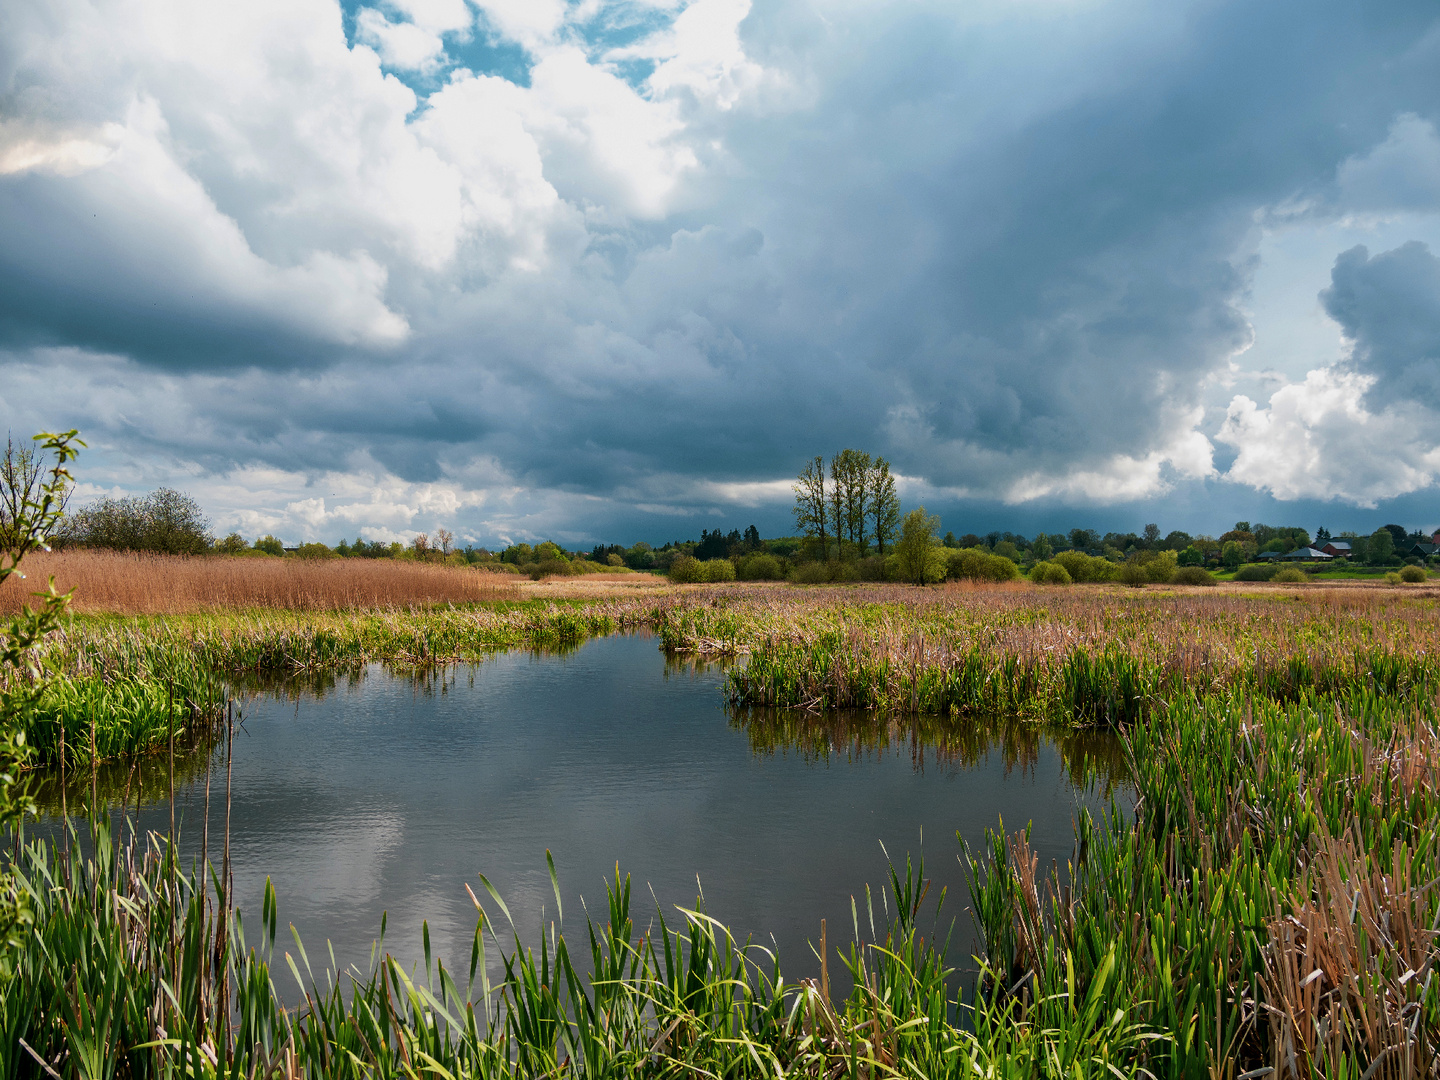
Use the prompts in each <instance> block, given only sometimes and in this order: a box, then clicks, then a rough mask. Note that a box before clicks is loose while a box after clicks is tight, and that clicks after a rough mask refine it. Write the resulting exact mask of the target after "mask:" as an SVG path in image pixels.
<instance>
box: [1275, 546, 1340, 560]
mask: <svg viewBox="0 0 1440 1080" xmlns="http://www.w3.org/2000/svg"><path fill="white" fill-rule="evenodd" d="M1280 558H1281V559H1282V560H1284V561H1285V562H1329V561H1330V560H1331V559H1333V558H1334V556H1333V555H1327V554H1325V552H1323V551H1317V550H1316V549H1315V548H1313V547H1302V548H1296V549H1295V550H1294V551H1287V552H1286V553H1285V554H1284V555H1281V556H1280Z"/></svg>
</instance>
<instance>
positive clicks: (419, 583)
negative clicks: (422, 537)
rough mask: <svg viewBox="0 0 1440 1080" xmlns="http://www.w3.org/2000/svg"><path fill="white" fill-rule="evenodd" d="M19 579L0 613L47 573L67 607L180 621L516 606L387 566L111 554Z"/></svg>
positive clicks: (458, 572) (66, 560)
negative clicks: (197, 616) (260, 612)
mask: <svg viewBox="0 0 1440 1080" xmlns="http://www.w3.org/2000/svg"><path fill="white" fill-rule="evenodd" d="M24 571H25V575H26V580H24V581H18V580H14V579H12V580H10V581H7V582H6V583H5V585H4V586H3V587H0V613H3V614H13V613H14V612H16V611H19V610H20V607H21V605H22V604H24V603H26V602H27V601H29V600H30V594H31V593H33V592H34V591H35V590H36V589H43V588H44V587H45V584H46V582H47V580H48V579H49V578H50V577H51V576H53V577H54V578H55V586H56V588H58V589H59V590H60V591H61V592H65V591H67V590H69V589H75V598H74V600H73V601H72V604H73V610H75V611H77V612H84V613H99V612H106V613H113V614H118V615H179V614H184V613H188V612H202V611H215V610H222V609H243V608H281V609H286V610H294V611H338V610H344V609H347V608H382V607H411V606H414V605H425V604H443V603H456V604H459V603H473V602H475V601H479V600H519V599H521V595H522V594H521V592H520V590H519V588H518V587H517V583H516V582H515V579H514V578H512V577H508V576H506V577H502V576H501V575H499V574H488V573H485V572H483V571H480V570H472V569H469V568H465V567H458V566H431V565H426V564H424V563H414V562H403V561H402V562H397V561H393V560H390V559H333V560H328V561H321V560H302V559H256V558H249V559H246V558H231V557H226V556H221V555H213V556H199V557H194V558H189V557H184V556H174V555H142V554H132V553H124V552H116V551H62V552H37V553H36V554H33V555H31V556H30V557H28V558H27V559H26V560H25V565H24Z"/></svg>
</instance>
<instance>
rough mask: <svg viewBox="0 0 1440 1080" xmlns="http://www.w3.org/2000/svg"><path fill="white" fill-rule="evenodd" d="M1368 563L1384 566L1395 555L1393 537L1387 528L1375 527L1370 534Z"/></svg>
mask: <svg viewBox="0 0 1440 1080" xmlns="http://www.w3.org/2000/svg"><path fill="white" fill-rule="evenodd" d="M1369 549H1370V563H1371V564H1372V565H1374V566H1384V565H1386V564H1387V563H1389V562H1390V560H1391V559H1393V558H1394V557H1395V538H1394V537H1393V536H1392V535H1391V534H1390V530H1389V529H1384V528H1381V529H1376V530H1375V532H1374V533H1372V534H1371V536H1370V544H1369Z"/></svg>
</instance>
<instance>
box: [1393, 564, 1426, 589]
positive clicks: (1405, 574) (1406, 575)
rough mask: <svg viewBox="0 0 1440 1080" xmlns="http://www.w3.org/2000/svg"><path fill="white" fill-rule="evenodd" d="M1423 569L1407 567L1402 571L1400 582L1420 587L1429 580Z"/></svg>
mask: <svg viewBox="0 0 1440 1080" xmlns="http://www.w3.org/2000/svg"><path fill="white" fill-rule="evenodd" d="M1429 576H1430V575H1428V574H1427V573H1425V570H1424V568H1423V567H1419V566H1407V567H1405V569H1404V570H1401V571H1400V580H1401V581H1406V582H1409V583H1410V584H1411V585H1418V584H1420V583H1421V582H1422V581H1425V580H1427V579H1428V578H1429Z"/></svg>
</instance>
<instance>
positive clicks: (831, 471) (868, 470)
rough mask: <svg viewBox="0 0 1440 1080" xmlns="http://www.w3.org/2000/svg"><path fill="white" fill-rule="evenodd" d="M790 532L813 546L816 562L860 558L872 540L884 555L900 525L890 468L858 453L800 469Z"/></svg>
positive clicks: (847, 452)
mask: <svg viewBox="0 0 1440 1080" xmlns="http://www.w3.org/2000/svg"><path fill="white" fill-rule="evenodd" d="M794 490H795V508H794V514H795V527H796V528H798V529H799V530H800V531H801V532H802V533H804V534H805V535H806V536H807V537H810V538H812V539H814V540H815V541H817V542H818V545H819V554H820V555H821V557H822V558H823V557H828V556H829V555H830V553H831V550H832V548H831V543H832V541H833V544H834V549H833V550H834V554H835V555H836V556H837V557H839V558H841V559H844V558H847V557H856V558H858V557H861V556H864V555H865V554H866V553H867V552H868V550H869V546H870V542H871V541H872V540H873V541H874V543H875V551H876V553H877V554H879V555H884V554H885V545H886V544H887V543H890V542H891V541H892V540H893V539H894V538H895V534H896V530H897V528H898V527H899V525H900V499H899V497H898V496H897V495H896V494H895V478H894V477H893V476H892V475H891V474H890V463H889V462H888V461H886V460H885V459H884V458H882V457H876V458H871V456H870V455H869V454H867V453H865V452H863V451H860V450H851V449H846V450H841V451H840V452H839V453H838V454H835V455H834V456H833V457H831V459H830V465H829V468H828V470H827V468H826V465H825V459H824V458H823V457H818V456H817V457H815V458H812V459H811V460H810V461H808V462H806V463H805V468H804V469H802V470H801V471H800V475H799V477H798V478H797V479H796V481H795V487H794Z"/></svg>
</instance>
